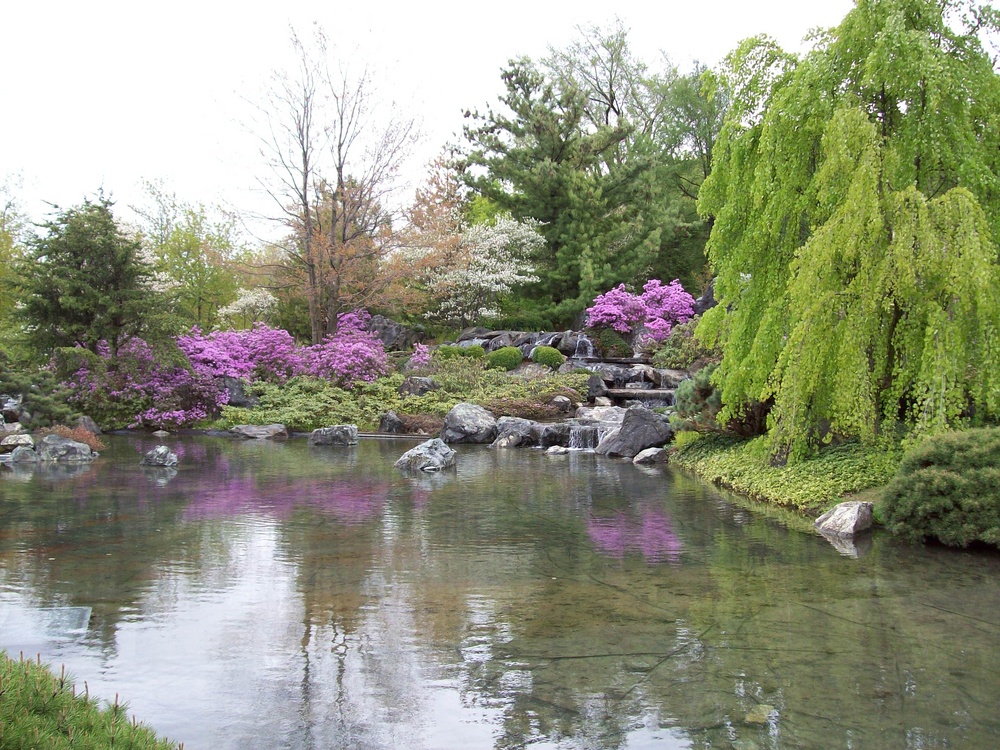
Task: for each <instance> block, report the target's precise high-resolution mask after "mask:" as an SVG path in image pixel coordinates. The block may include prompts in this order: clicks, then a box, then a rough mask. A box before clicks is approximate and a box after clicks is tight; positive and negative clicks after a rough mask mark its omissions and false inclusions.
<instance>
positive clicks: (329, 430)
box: [309, 424, 358, 445]
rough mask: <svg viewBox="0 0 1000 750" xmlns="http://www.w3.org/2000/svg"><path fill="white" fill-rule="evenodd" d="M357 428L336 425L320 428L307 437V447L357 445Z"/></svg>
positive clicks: (348, 425)
mask: <svg viewBox="0 0 1000 750" xmlns="http://www.w3.org/2000/svg"><path fill="white" fill-rule="evenodd" d="M357 444H358V427H357V425H353V424H337V425H333V426H331V427H320V428H319V429H318V430H313V431H312V434H311V435H310V436H309V445H357Z"/></svg>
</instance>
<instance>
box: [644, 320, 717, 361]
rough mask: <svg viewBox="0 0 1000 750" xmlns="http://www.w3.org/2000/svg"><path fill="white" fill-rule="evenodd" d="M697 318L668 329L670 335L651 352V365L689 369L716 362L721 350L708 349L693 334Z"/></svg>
mask: <svg viewBox="0 0 1000 750" xmlns="http://www.w3.org/2000/svg"><path fill="white" fill-rule="evenodd" d="M697 325H698V319H697V318H694V319H692V320H689V321H688V322H687V323H682V324H681V325H676V326H674V327H673V328H672V329H671V330H670V335H669V336H667V338H665V339H664V340H663V342H662V343H660V345H659V346H658V347H657V349H656V351H655V352H653V366H654V367H665V368H668V369H671V370H691V369H695V367H696V366H698V365H705V364H708V363H711V362H718V361H719V360H720V359H721V356H722V355H721V352H719V350H717V349H709V348H707V347H705V346H703V345H702V344H701V342H699V341H698V339H696V338H695V336H694V329H695V327H696V326H697Z"/></svg>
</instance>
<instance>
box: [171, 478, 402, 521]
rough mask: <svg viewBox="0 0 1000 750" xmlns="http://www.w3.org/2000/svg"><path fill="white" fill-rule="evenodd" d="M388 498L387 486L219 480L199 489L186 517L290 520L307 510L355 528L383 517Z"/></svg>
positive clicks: (328, 482)
mask: <svg viewBox="0 0 1000 750" xmlns="http://www.w3.org/2000/svg"><path fill="white" fill-rule="evenodd" d="M388 497H389V484H388V483H387V482H357V481H344V480H327V481H321V480H301V481H289V482H287V483H280V482H266V483H263V484H261V483H258V482H257V481H255V480H254V479H244V478H240V479H220V481H219V482H218V483H216V484H213V485H209V486H205V485H202V486H201V487H200V491H198V492H197V494H196V496H195V497H194V499H193V500H192V501H191V503H190V505H188V507H187V511H186V512H185V516H186V517H187V518H189V519H195V518H199V519H202V518H224V517H226V516H237V515H241V514H243V513H254V512H256V513H265V514H268V515H272V516H276V517H278V518H288V517H289V516H291V515H292V513H293V512H294V511H295V509H296V508H301V507H303V506H308V507H310V508H312V509H313V510H315V511H317V512H319V513H323V514H328V515H330V516H332V517H334V518H335V519H336V520H337V521H339V522H340V523H343V524H346V525H348V526H353V525H357V524H362V523H366V522H368V521H370V520H372V519H373V518H376V517H378V516H379V515H381V513H382V508H383V506H384V505H385V503H386V501H387V499H388Z"/></svg>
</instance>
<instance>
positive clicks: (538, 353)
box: [531, 346, 566, 370]
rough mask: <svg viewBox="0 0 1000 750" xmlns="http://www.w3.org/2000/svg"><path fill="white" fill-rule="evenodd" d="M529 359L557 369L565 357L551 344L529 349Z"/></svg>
mask: <svg viewBox="0 0 1000 750" xmlns="http://www.w3.org/2000/svg"><path fill="white" fill-rule="evenodd" d="M531 361H532V362H537V363H538V364H540V365H545V366H546V367H550V368H552V369H553V370H558V369H559V368H560V366H562V363H563V362H565V361H566V358H565V357H564V356H563V354H562V352H561V351H559V350H558V349H556V348H555V347H553V346H536V347H535V348H534V349H533V350H532V351H531Z"/></svg>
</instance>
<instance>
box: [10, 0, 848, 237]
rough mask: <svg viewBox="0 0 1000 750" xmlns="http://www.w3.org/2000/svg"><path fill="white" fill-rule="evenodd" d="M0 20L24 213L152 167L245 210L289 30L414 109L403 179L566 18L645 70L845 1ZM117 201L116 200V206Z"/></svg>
mask: <svg viewBox="0 0 1000 750" xmlns="http://www.w3.org/2000/svg"><path fill="white" fill-rule="evenodd" d="M4 5H5V7H4V10H3V13H2V20H0V71H2V73H0V107H2V110H0V111H2V115H0V182H2V181H3V180H4V178H8V179H9V178H14V179H15V180H16V179H18V178H19V179H20V187H19V188H17V189H16V191H15V192H16V195H17V196H18V197H19V198H20V202H21V204H22V205H23V207H24V208H25V209H26V210H27V212H28V213H29V215H30V216H31V217H32V218H33V219H36V220H39V219H41V218H43V217H44V214H45V212H46V210H48V209H47V207H46V205H45V203H44V202H51V203H56V204H59V205H61V206H64V207H65V206H70V205H74V204H76V203H79V202H80V201H81V200H83V198H84V197H90V196H93V195H94V194H95V192H96V191H97V190H98V188H101V187H103V189H104V191H105V193H106V194H110V195H111V196H112V197H113V198H115V199H116V200H117V201H118V205H119V207H120V208H122V209H124V208H125V207H127V206H129V205H132V204H134V203H135V202H137V201H140V200H141V198H142V191H141V182H142V180H144V179H149V180H162V181H164V183H165V184H166V186H167V188H168V189H170V190H172V191H174V192H176V193H177V194H178V196H179V197H180V198H181V199H182V200H185V201H190V202H203V203H206V204H213V203H220V204H228V205H230V206H233V207H235V208H254V207H257V208H260V207H261V206H262V205H263V203H262V201H263V198H262V197H261V195H260V189H259V185H258V178H259V177H261V176H264V175H265V174H266V167H264V165H263V163H262V159H261V157H260V156H259V154H258V151H257V146H256V141H255V139H254V137H253V136H252V135H251V134H250V133H249V132H248V128H247V127H246V126H245V125H244V123H246V122H247V121H248V120H249V119H250V114H249V109H250V108H249V105H248V104H247V101H248V100H250V101H260V100H261V99H262V96H261V91H262V90H263V89H264V87H265V85H266V83H267V80H268V78H269V75H270V72H271V71H272V70H274V69H276V68H281V67H283V66H287V65H288V64H289V62H290V55H291V47H290V44H289V29H290V28H291V27H294V28H296V29H297V30H299V31H300V33H301V34H302V35H303V36H307V35H308V33H309V28H310V26H311V24H312V23H314V22H316V23H319V24H320V25H322V27H323V28H324V29H325V30H326V33H327V36H328V37H329V38H330V40H331V41H332V42H333V43H334V45H335V46H336V48H337V49H338V50H339V51H340V54H342V55H344V56H352V57H353V56H357V57H359V58H361V59H362V60H363V61H364V62H367V63H368V64H369V65H370V66H371V67H372V68H373V69H374V70H375V71H376V75H377V76H378V79H379V91H380V92H382V93H383V94H384V95H385V96H387V97H391V98H393V99H395V100H397V101H399V102H400V103H401V104H402V105H403V106H404V107H405V108H407V109H408V110H409V111H411V112H412V113H413V114H414V115H415V116H416V117H418V118H419V119H420V120H421V121H422V129H423V131H424V133H425V140H424V142H423V145H422V146H421V147H420V148H419V149H418V151H417V152H416V153H415V154H414V157H413V166H412V167H411V169H410V170H409V173H410V174H412V175H417V174H419V169H420V167H421V165H423V164H425V163H426V162H428V161H429V160H430V159H431V158H433V157H434V156H435V155H436V154H437V153H439V152H440V150H441V148H442V147H443V146H444V144H445V143H447V142H448V141H454V140H457V137H456V136H455V134H456V133H458V132H459V131H460V130H461V127H462V112H463V110H465V109H475V108H477V107H478V108H480V109H482V108H483V107H484V106H485V105H486V104H488V103H491V102H495V101H496V97H497V95H498V94H499V93H500V91H501V86H500V77H499V73H500V69H501V68H502V67H503V66H504V65H505V63H506V62H507V60H508V59H510V58H512V57H518V56H521V55H528V56H530V57H533V58H536V59H537V58H540V57H542V56H544V55H545V54H546V52H547V50H548V47H549V46H554V47H556V48H561V47H564V46H565V45H566V44H567V43H568V42H569V41H570V40H571V39H572V38H573V37H574V36H575V33H576V32H575V28H576V27H580V26H584V27H587V26H591V25H597V26H602V27H610V25H611V22H612V21H613V19H614V18H615V16H617V17H619V18H621V19H622V21H623V23H624V25H625V26H626V28H628V29H629V30H630V37H629V38H630V41H631V47H632V50H633V51H634V53H635V55H636V56H637V57H639V58H640V59H643V60H645V61H646V62H647V63H648V64H650V65H651V66H653V65H656V64H657V63H658V62H659V53H660V51H663V52H665V53H667V54H668V55H669V56H670V58H671V60H672V61H673V62H674V63H676V64H677V65H679V66H680V67H681V68H682V69H686V68H688V67H689V66H690V65H691V63H692V61H693V60H695V59H697V60H700V61H701V62H703V63H705V64H707V65H710V66H711V65H715V64H716V63H717V62H718V61H719V60H720V59H721V58H722V57H723V56H724V55H725V54H726V53H727V52H729V51H730V50H731V49H733V47H735V45H736V44H737V43H738V42H739V41H740V40H741V39H744V38H746V37H748V36H752V35H754V34H758V33H766V34H770V35H771V36H773V37H775V38H776V39H777V40H778V41H779V42H780V43H781V44H782V45H783V46H785V47H786V48H788V49H794V50H800V49H802V48H803V47H802V45H801V40H802V38H803V36H805V35H806V33H807V32H808V31H809V30H810V29H813V28H815V27H818V26H819V27H829V26H834V25H836V24H837V23H839V21H840V20H841V19H842V18H843V16H844V15H845V14H846V13H847V11H848V10H849V9H850V8H851V7H852V6H853V3H852V2H851V0H816V1H815V2H802V0H758V1H757V2H749V0H701V2H691V1H690V0H684V1H683V2H681V1H679V0H660V1H659V2H656V1H655V0H654V1H650V2H644V3H640V2H625V3H620V4H617V5H618V7H617V8H615V5H616V4H614V3H609V2H607V1H606V0H603V1H600V0H598V1H592V0H578V1H577V2H547V1H546V0H534V2H526V1H524V0H504V2H500V3H482V2H479V3H476V2H461V3H459V2H434V1H433V0H430V1H428V2H422V3H416V2H386V1H385V0H361V1H360V2H335V1H333V0H326V1H325V2H316V1H313V0H309V1H298V0H285V1H284V2H274V1H273V0H272V2H266V3H254V2H246V1H245V0H244V1H242V2H230V1H229V0H218V1H217V0H199V1H198V2H192V1H191V0H172V1H171V2H157V3H152V2H143V1H142V0H129V1H128V2H109V1H106V0H91V1H90V2H81V1H80V0H72V1H71V2H52V1H51V0H31V1H30V2H29V1H27V0H25V1H23V2H11V3H5V4H4ZM123 213H124V210H123Z"/></svg>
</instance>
